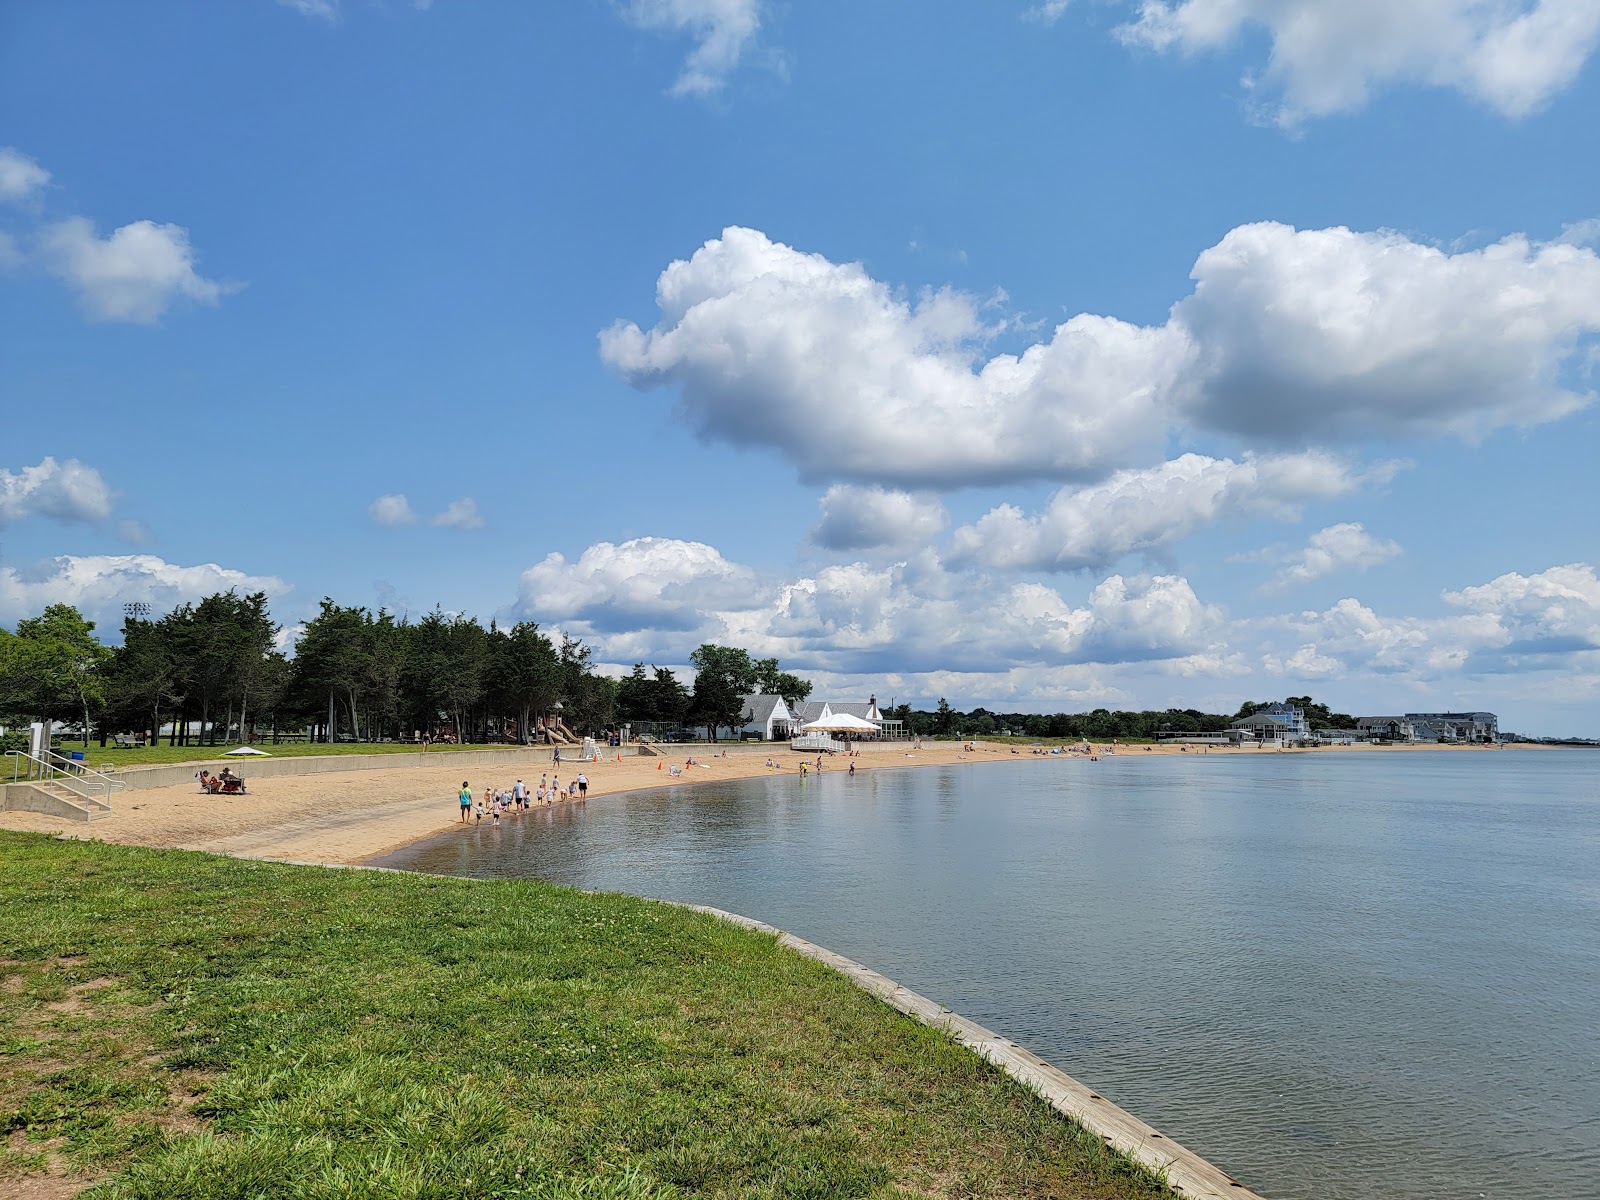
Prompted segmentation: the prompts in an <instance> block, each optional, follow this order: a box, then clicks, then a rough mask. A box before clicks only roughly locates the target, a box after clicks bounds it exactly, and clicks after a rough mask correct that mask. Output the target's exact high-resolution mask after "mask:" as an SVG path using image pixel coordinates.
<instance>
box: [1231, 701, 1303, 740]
mask: <svg viewBox="0 0 1600 1200" xmlns="http://www.w3.org/2000/svg"><path fill="white" fill-rule="evenodd" d="M1228 728H1229V729H1231V730H1236V731H1238V733H1239V734H1241V735H1244V736H1246V737H1251V736H1253V737H1254V738H1255V739H1256V740H1257V741H1261V742H1276V743H1278V744H1280V745H1286V744H1292V743H1299V742H1305V741H1309V740H1310V738H1311V726H1310V724H1309V723H1308V722H1307V721H1306V714H1305V710H1304V709H1302V708H1298V707H1296V706H1295V705H1293V704H1269V705H1267V707H1266V708H1263V709H1262V710H1261V711H1260V712H1256V713H1252V714H1251V715H1250V716H1248V717H1245V718H1243V719H1242V720H1238V721H1235V722H1234V723H1233V724H1232V725H1230V726H1229V727H1228Z"/></svg>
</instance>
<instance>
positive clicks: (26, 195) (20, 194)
mask: <svg viewBox="0 0 1600 1200" xmlns="http://www.w3.org/2000/svg"><path fill="white" fill-rule="evenodd" d="M49 182H50V172H49V171H46V170H45V169H44V168H43V167H41V166H40V165H39V164H38V163H36V162H34V161H33V159H31V158H29V157H28V156H27V155H26V154H24V153H22V151H20V150H17V149H15V148H14V147H11V146H0V202H5V203H7V204H17V203H20V202H21V201H24V200H29V199H31V198H32V197H33V195H34V194H35V193H36V192H38V191H40V190H41V189H42V188H43V187H44V186H45V184H47V183H49Z"/></svg>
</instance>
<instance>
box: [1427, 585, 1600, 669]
mask: <svg viewBox="0 0 1600 1200" xmlns="http://www.w3.org/2000/svg"><path fill="white" fill-rule="evenodd" d="M1444 598H1445V600H1446V602H1448V603H1450V604H1452V605H1454V606H1456V607H1457V608H1461V609H1463V610H1465V611H1466V612H1469V613H1473V614H1477V615H1479V616H1490V617H1493V618H1494V619H1495V621H1497V622H1498V624H1499V626H1500V629H1501V631H1502V635H1503V636H1502V640H1501V641H1500V642H1499V644H1498V645H1497V646H1495V649H1496V650H1498V651H1499V652H1500V653H1501V654H1503V655H1506V656H1510V657H1528V658H1534V657H1540V656H1549V655H1563V654H1569V653H1586V652H1589V651H1600V579H1597V578H1596V577H1595V569H1594V567H1593V565H1591V564H1589V563H1571V564H1569V565H1567V566H1562V567H1551V568H1550V569H1549V570H1546V571H1540V572H1539V573H1538V574H1535V575H1521V574H1518V573H1517V572H1514V571H1513V572H1511V573H1509V574H1506V575H1501V576H1500V577H1499V578H1497V579H1493V580H1490V581H1489V582H1488V583H1485V584H1480V585H1478V586H1476V587H1466V588H1462V589H1461V590H1460V591H1458V592H1446V593H1445V597H1444Z"/></svg>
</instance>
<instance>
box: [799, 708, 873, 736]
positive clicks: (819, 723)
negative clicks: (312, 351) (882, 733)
mask: <svg viewBox="0 0 1600 1200" xmlns="http://www.w3.org/2000/svg"><path fill="white" fill-rule="evenodd" d="M801 728H802V729H811V730H815V731H816V732H818V733H877V732H878V727H877V726H876V725H874V724H873V723H872V722H871V721H864V720H862V719H861V718H860V717H855V716H851V715H850V714H849V713H836V714H834V715H833V716H831V717H819V718H818V719H817V720H815V721H812V722H811V723H810V724H808V725H803V726H801Z"/></svg>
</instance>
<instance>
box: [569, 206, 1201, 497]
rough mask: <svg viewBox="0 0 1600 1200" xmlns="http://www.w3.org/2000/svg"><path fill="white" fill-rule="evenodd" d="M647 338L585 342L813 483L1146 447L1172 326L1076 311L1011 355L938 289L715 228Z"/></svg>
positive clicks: (1052, 467)
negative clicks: (903, 289)
mask: <svg viewBox="0 0 1600 1200" xmlns="http://www.w3.org/2000/svg"><path fill="white" fill-rule="evenodd" d="M656 301H657V303H658V305H659V306H660V309H661V320H660V322H659V323H658V324H657V325H656V327H655V328H654V329H652V330H650V331H649V332H648V333H647V332H644V331H642V330H640V329H639V327H638V326H636V325H633V324H628V323H623V322H619V323H618V324H616V325H613V326H612V327H611V328H610V329H608V330H606V331H605V332H604V333H603V334H601V337H600V347H601V355H602V357H603V358H604V359H605V361H606V362H607V363H608V364H610V365H611V367H612V368H613V369H615V370H616V371H618V372H619V373H621V374H622V375H623V377H624V378H626V379H628V380H629V381H630V382H632V383H633V384H634V385H635V386H637V387H654V386H659V385H662V384H676V385H677V386H678V388H679V389H680V394H681V402H682V410H683V413H684V415H685V416H686V417H687V418H688V420H689V422H690V424H691V425H692V426H693V427H694V428H695V429H697V430H698V431H699V432H700V434H701V435H702V436H704V437H707V438H720V439H724V440H727V441H731V442H734V443H736V444H742V445H753V446H770V447H773V448H775V449H778V450H780V451H782V452H783V453H785V454H786V455H788V456H789V457H790V458H791V459H792V460H793V461H794V462H795V464H796V465H797V466H798V467H799V469H800V471H801V473H802V474H803V475H805V476H807V477H811V478H825V477H834V478H843V479H854V480H861V481H881V482H884V483H889V484H895V485H902V486H906V485H909V486H912V487H917V486H924V485H927V486H944V485H950V484H963V483H979V482H992V481H997V480H1001V479H1014V478H1016V477H1017V476H1019V475H1031V476H1036V477H1046V478H1073V477H1087V476H1093V475H1097V474H1103V473H1104V472H1106V471H1107V470H1110V469H1112V468H1114V467H1116V466H1119V465H1123V464H1125V463H1128V462H1130V461H1131V460H1134V459H1136V458H1139V457H1142V456H1143V455H1145V454H1147V453H1149V452H1150V451H1151V450H1152V449H1153V448H1154V447H1156V446H1158V445H1159V444H1160V441H1161V439H1162V436H1163V433H1164V428H1165V420H1164V417H1163V415H1162V413H1161V403H1162V398H1163V397H1164V396H1165V395H1166V394H1167V393H1168V392H1170V391H1171V390H1172V389H1173V388H1174V387H1175V386H1176V384H1177V382H1178V380H1179V379H1180V377H1181V374H1182V371H1183V369H1184V368H1185V367H1186V366H1187V364H1188V362H1189V351H1188V347H1187V345H1186V343H1185V340H1184V338H1183V337H1182V336H1181V335H1177V336H1174V335H1172V334H1170V333H1169V332H1168V331H1165V330H1160V329H1145V328H1141V327H1139V326H1136V325H1129V324H1127V323H1125V322H1122V321H1116V320H1112V319H1110V318H1106V317H1095V316H1079V317H1074V318H1073V319H1072V320H1071V321H1068V322H1067V323H1066V324H1064V325H1062V326H1061V327H1060V328H1059V329H1057V330H1056V332H1055V334H1054V336H1053V337H1052V338H1051V339H1050V340H1049V341H1048V342H1042V343H1039V344H1036V345H1034V346H1032V347H1030V348H1029V349H1028V350H1026V351H1025V352H1024V353H1023V354H1021V355H1009V354H1002V355H996V356H994V357H993V358H990V359H989V360H987V361H985V362H975V358H976V356H977V355H978V352H979V349H980V347H981V346H982V345H983V343H984V342H985V341H986V340H987V338H988V337H989V336H990V335H991V334H992V333H993V330H992V329H991V328H990V327H989V326H987V325H985V323H984V321H983V319H982V313H981V307H980V305H979V303H978V302H977V301H976V300H975V299H974V298H973V297H970V296H965V295H962V294H959V293H955V292H951V291H942V292H936V293H929V294H926V295H923V296H921V297H919V298H917V299H915V300H912V299H908V298H907V297H904V296H901V295H899V294H898V293H896V292H895V291H894V289H892V288H890V287H889V286H888V285H886V284H884V283H881V282H879V281H878V280H875V279H873V278H872V277H871V276H869V275H868V274H867V272H866V270H865V269H864V268H863V267H862V266H861V265H860V264H859V263H843V264H840V263H833V262H830V261H829V260H828V259H826V258H824V257H822V256H821V255H818V254H804V253H801V252H800V251H798V250H795V249H793V248H791V247H789V246H785V245H782V244H780V243H777V242H774V241H772V240H771V239H769V238H768V237H767V236H766V235H765V234H763V233H760V232H758V231H756V230H753V229H739V228H731V229H727V230H724V231H723V235H722V236H721V237H720V238H716V239H713V240H712V241H709V242H707V243H706V244H705V245H704V246H702V247H701V248H700V249H699V250H698V251H697V252H696V253H695V254H694V256H693V257H692V258H690V259H689V260H687V261H679V262H675V263H673V264H672V265H670V266H669V267H668V268H667V269H666V270H665V271H663V272H662V274H661V277H660V279H659V280H658V281H657V286H656Z"/></svg>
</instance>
